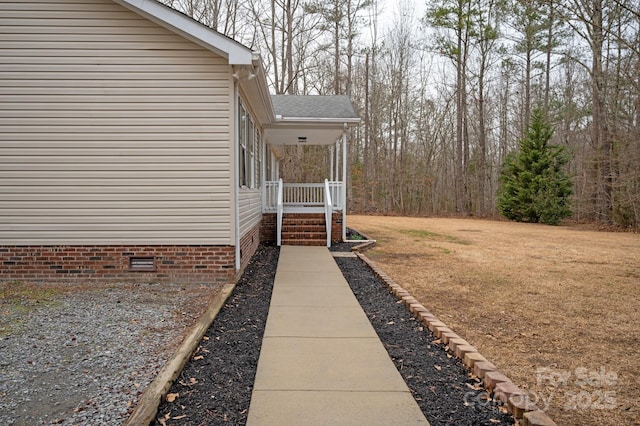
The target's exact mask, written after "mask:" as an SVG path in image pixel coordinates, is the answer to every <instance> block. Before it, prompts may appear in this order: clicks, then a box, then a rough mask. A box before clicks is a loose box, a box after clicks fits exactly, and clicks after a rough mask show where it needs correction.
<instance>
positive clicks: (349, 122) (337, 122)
mask: <svg viewBox="0 0 640 426" xmlns="http://www.w3.org/2000/svg"><path fill="white" fill-rule="evenodd" d="M358 124H360V119H359V118H306V117H300V118H297V117H277V118H276V121H275V122H274V123H273V124H269V125H265V128H267V129H269V128H286V127H287V126H292V127H301V126H306V127H314V126H315V127H318V126H322V127H325V126H334V127H336V128H340V129H342V128H343V127H344V126H345V125H346V126H349V127H351V126H356V125H358Z"/></svg>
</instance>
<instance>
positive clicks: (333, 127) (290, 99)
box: [265, 95, 360, 145]
mask: <svg viewBox="0 0 640 426" xmlns="http://www.w3.org/2000/svg"><path fill="white" fill-rule="evenodd" d="M271 101H272V104H273V112H274V114H275V120H274V121H273V122H272V123H270V124H268V125H266V126H265V137H266V139H267V142H269V143H270V144H271V145H331V144H334V143H335V142H336V140H338V139H339V138H340V136H341V135H342V132H343V131H344V129H345V128H346V127H351V126H355V125H357V124H358V123H359V122H360V118H359V117H358V115H357V114H356V112H355V110H354V109H353V105H352V104H351V99H350V98H349V97H348V96H341V95H335V96H320V95H308V96H298V95H272V96H271Z"/></svg>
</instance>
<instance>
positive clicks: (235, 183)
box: [232, 78, 241, 271]
mask: <svg viewBox="0 0 640 426" xmlns="http://www.w3.org/2000/svg"><path fill="white" fill-rule="evenodd" d="M238 96H239V94H238V80H237V79H235V78H234V79H233V103H232V104H233V108H232V109H233V170H234V172H233V194H234V196H233V198H234V200H233V202H234V208H235V215H234V216H235V220H234V224H233V226H234V227H235V245H236V250H235V252H236V271H239V270H240V262H241V258H240V200H239V194H238V188H240V185H239V182H240V168H239V167H238V158H239V157H238V156H239V152H238V142H239V140H238V137H239V135H238V125H239V123H238Z"/></svg>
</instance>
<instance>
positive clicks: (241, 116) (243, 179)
mask: <svg viewBox="0 0 640 426" xmlns="http://www.w3.org/2000/svg"><path fill="white" fill-rule="evenodd" d="M246 124H247V112H246V111H245V109H244V107H243V106H242V104H240V105H239V108H238V126H239V127H240V128H239V129H238V145H239V146H238V170H239V173H240V182H239V184H240V186H241V187H242V186H247V168H246V158H247V135H246V131H245V128H246Z"/></svg>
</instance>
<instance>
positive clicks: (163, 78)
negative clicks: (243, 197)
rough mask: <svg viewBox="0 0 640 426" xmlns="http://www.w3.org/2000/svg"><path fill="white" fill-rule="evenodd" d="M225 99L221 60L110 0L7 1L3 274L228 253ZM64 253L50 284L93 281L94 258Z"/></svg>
mask: <svg viewBox="0 0 640 426" xmlns="http://www.w3.org/2000/svg"><path fill="white" fill-rule="evenodd" d="M232 96H233V79H232V77H231V67H230V66H229V65H228V63H227V62H226V60H225V59H224V58H222V57H219V56H217V55H215V54H214V53H212V52H211V51H209V50H205V49H204V48H202V47H200V46H198V45H197V44H195V43H192V42H190V41H188V40H186V39H184V38H182V37H180V36H178V35H176V34H174V33H172V32H170V31H168V30H166V29H164V28H162V27H160V26H158V25H156V24H154V23H152V22H151V21H149V20H147V19H145V18H143V17H141V16H139V15H137V14H135V13H133V12H131V11H129V10H127V9H125V8H123V7H121V6H119V5H117V4H115V3H113V2H111V1H108V0H66V1H65V2H59V1H57V0H49V1H47V0H38V1H16V2H13V3H8V2H1V3H0V254H2V255H3V258H2V260H3V262H8V263H3V265H4V266H2V271H3V272H4V271H5V269H10V268H14V267H15V266H16V264H17V263H19V262H22V263H25V262H26V263H31V264H33V262H35V260H34V259H36V258H41V259H43V258H47V259H48V258H49V257H53V258H55V259H52V260H47V262H54V264H51V265H47V266H54V265H58V266H60V265H59V264H60V262H59V261H58V259H57V258H56V255H53V254H51V253H56V252H59V253H89V252H90V251H91V249H92V248H96V247H105V248H107V247H111V248H113V249H114V250H116V251H117V252H120V253H134V252H135V253H137V251H136V250H137V249H135V250H133V249H131V248H132V247H143V251H145V252H147V253H150V250H151V248H153V247H155V248H156V254H155V256H156V257H157V258H158V259H159V261H160V262H163V261H165V260H166V261H167V262H178V263H179V260H177V258H176V259H174V258H173V257H171V256H173V255H170V254H167V253H170V252H171V249H169V248H170V247H177V248H179V252H180V253H182V252H190V251H194V252H200V253H199V254H198V256H205V257H206V256H209V255H210V254H209V253H210V252H211V250H213V249H210V247H214V246H219V247H224V250H223V251H225V252H226V251H227V250H228V248H229V247H231V251H232V252H233V246H234V245H235V226H234V224H233V223H234V212H233V196H234V192H233V188H232V185H233V173H232V171H231V170H232V169H231V170H230V167H232V165H233V163H234V158H233V130H232V129H231V126H232V125H233V121H232V118H231V117H233V114H230V112H229V111H230V109H231V108H233V105H234V103H233V99H232ZM249 204H251V203H249ZM252 214H253V213H252V212H248V213H246V215H248V216H249V217H250V218H251V220H249V222H247V223H248V224H251V223H253V224H254V225H255V220H256V218H254V217H253V216H252ZM248 229H250V226H249V225H247V230H248ZM85 248H87V249H86V250H85ZM180 250H181V251H180ZM216 250H217V249H216ZM216 250H214V251H216ZM25 251H26V252H29V253H30V252H33V253H40V254H39V255H36V256H35V257H33V258H31V257H29V256H26V257H27V258H29V259H27V260H25V257H24V254H23V252H25ZM21 253H22V254H21ZM74 256H75V257H77V259H75V260H74ZM120 256H121V257H122V255H120ZM167 256H169V257H171V258H169V257H167ZM194 256H195V254H194ZM89 257H93V258H96V257H107V256H106V255H104V256H89ZM125 257H126V256H125ZM178 257H181V256H178ZM182 257H183V258H184V256H182ZM223 257H224V260H220V259H217V261H219V262H227V261H228V262H230V263H229V264H230V265H232V269H235V263H234V259H233V256H232V257H231V259H230V260H229V259H227V257H226V255H225V256H223ZM11 258H15V259H14V260H12V259H11ZM63 258H66V260H63V261H62V263H63V264H62V269H61V268H56V269H51V270H53V271H54V273H53V274H54V276H61V275H65V276H71V275H76V276H83V274H87V273H82V272H78V271H80V270H82V269H83V268H80V267H79V265H80V266H81V265H82V262H87V261H88V259H80V257H79V256H76V255H68V256H63ZM167 259H168V260H167ZM11 262H15V263H14V264H12V263H11ZM64 262H67V263H68V264H64ZM74 262H80V263H74ZM122 262H124V260H122V259H117V260H113V261H111V260H109V262H107V263H105V265H102V266H110V265H112V264H115V265H120V264H122ZM161 264H162V263H161ZM175 264H176V263H174V265H175ZM165 265H167V266H168V265H170V264H169V263H167V264H165ZM199 265H200V264H199V263H197V262H196V261H195V260H194V261H193V262H191V263H189V265H188V266H187V265H186V264H185V265H183V266H184V267H183V268H182V267H181V270H180V271H179V272H176V273H175V274H174V275H176V274H177V275H181V274H182V273H183V272H184V271H185V270H186V269H189V270H191V271H195V272H197V271H199V270H202V269H205V268H202V267H201V266H199ZM5 266H6V268H5ZM23 266H24V265H23ZM84 266H87V268H85V269H87V270H89V271H94V276H106V275H108V274H107V273H106V272H105V271H103V270H102V269H100V268H101V267H102V266H101V265H99V264H96V265H93V266H92V265H84ZM218 266H220V268H219V269H220V270H221V271H222V272H223V275H224V274H226V273H227V272H226V270H227V269H228V268H229V266H228V265H227V264H225V265H218ZM185 268H186V269H185ZM107 269H110V268H107ZM173 269H174V270H177V269H179V268H173ZM12 270H13V271H14V272H15V271H17V270H16V269H12ZM58 270H68V271H76V272H63V273H58V272H56V271H58ZM25 271H26V269H23V270H21V272H19V273H18V274H19V275H20V276H25V277H26V275H28V274H27V273H26V272H25ZM98 271H101V272H100V273H98ZM16 273H17V272H16ZM120 273H121V276H128V275H127V274H129V272H128V271H127V270H126V269H122V270H120ZM171 274H172V272H171V268H167V270H166V271H164V272H157V274H156V275H157V276H159V277H163V276H167V277H168V276H171ZM112 275H114V276H115V275H117V274H115V272H114V273H112ZM147 275H148V276H149V277H151V276H152V275H153V274H152V273H151V272H149V273H148V274H147ZM205 275H206V274H205ZM130 276H133V277H139V276H141V274H139V273H137V272H136V273H134V274H133V275H130ZM203 279H206V278H204V275H203Z"/></svg>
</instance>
